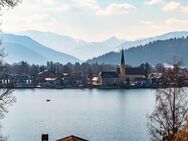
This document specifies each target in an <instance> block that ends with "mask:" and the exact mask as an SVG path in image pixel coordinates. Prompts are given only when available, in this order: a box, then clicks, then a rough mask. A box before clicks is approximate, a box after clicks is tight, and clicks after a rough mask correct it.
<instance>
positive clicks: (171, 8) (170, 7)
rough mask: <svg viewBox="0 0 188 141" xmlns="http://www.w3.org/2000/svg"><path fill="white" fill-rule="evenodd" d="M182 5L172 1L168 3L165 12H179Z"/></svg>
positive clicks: (164, 8)
mask: <svg viewBox="0 0 188 141" xmlns="http://www.w3.org/2000/svg"><path fill="white" fill-rule="evenodd" d="M181 6H182V5H181V3H179V2H176V1H171V2H169V3H167V4H166V5H165V6H164V7H163V10H165V11H174V10H177V9H179V8H181Z"/></svg>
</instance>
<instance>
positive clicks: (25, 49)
mask: <svg viewBox="0 0 188 141" xmlns="http://www.w3.org/2000/svg"><path fill="white" fill-rule="evenodd" d="M0 38H1V39H2V46H3V48H4V52H5V53H6V54H7V56H6V57H5V61H6V62H8V63H16V62H20V61H22V60H23V61H27V62H28V63H30V64H46V62H47V61H53V62H60V63H63V64H65V63H67V62H71V63H74V62H79V61H80V60H79V59H77V58H75V57H73V56H71V55H67V54H65V53H62V52H58V51H55V50H53V49H50V48H47V47H45V46H44V45H42V44H40V43H38V42H36V41H34V40H33V39H31V38H30V37H27V36H21V35H14V34H7V33H0Z"/></svg>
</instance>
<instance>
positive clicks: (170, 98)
mask: <svg viewBox="0 0 188 141" xmlns="http://www.w3.org/2000/svg"><path fill="white" fill-rule="evenodd" d="M184 79H185V73H184V71H183V70H182V69H181V68H180V66H179V65H177V64H174V65H173V67H172V68H169V69H167V70H165V72H164V74H163V78H162V82H161V84H160V85H159V87H158V88H157V90H156V107H155V109H154V111H153V113H152V114H151V115H150V116H149V117H148V120H149V122H148V127H149V132H150V134H151V140H153V141H173V140H174V139H175V135H176V133H177V132H178V131H179V130H181V129H182V128H183V126H184V124H185V121H186V117H187V114H188V102H187V96H186V94H185V91H184V88H183V86H184Z"/></svg>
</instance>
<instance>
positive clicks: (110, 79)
mask: <svg viewBox="0 0 188 141" xmlns="http://www.w3.org/2000/svg"><path fill="white" fill-rule="evenodd" d="M99 80H100V85H103V86H113V85H118V84H119V83H120V79H119V76H118V74H117V73H116V72H113V71H109V72H101V73H99Z"/></svg>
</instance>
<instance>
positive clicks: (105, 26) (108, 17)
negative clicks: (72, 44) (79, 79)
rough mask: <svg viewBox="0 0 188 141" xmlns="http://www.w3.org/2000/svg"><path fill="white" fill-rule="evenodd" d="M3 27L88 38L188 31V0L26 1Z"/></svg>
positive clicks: (127, 37)
mask: <svg viewBox="0 0 188 141" xmlns="http://www.w3.org/2000/svg"><path fill="white" fill-rule="evenodd" d="M1 21H2V24H1V30H3V31H6V32H19V31H25V30H39V31H49V32H55V33H58V34H61V35H67V36H71V37H73V38H76V39H83V40H87V41H100V40H104V39H107V38H110V37H117V38H120V39H125V40H136V39H141V38H145V37H151V36H155V35H160V34H163V33H167V32H172V31H188V0H23V2H22V3H21V4H20V5H18V6H16V7H15V8H13V9H9V10H7V11H5V12H4V14H3V16H2V17H1Z"/></svg>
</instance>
